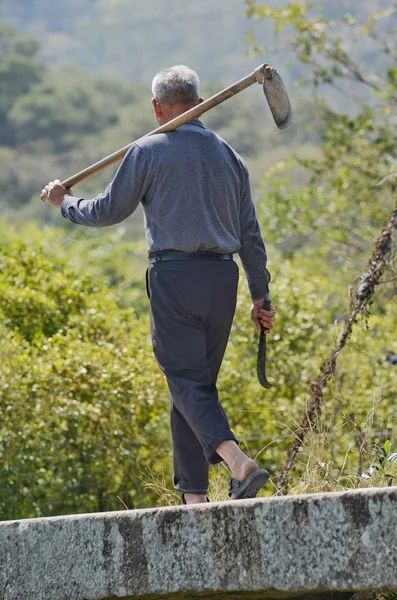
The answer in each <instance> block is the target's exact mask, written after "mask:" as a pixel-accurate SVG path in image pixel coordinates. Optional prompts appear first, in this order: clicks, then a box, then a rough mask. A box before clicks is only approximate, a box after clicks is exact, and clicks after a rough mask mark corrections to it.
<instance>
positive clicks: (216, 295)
mask: <svg viewBox="0 0 397 600" xmlns="http://www.w3.org/2000/svg"><path fill="white" fill-rule="evenodd" d="M198 88H199V78H198V76H197V74H196V73H195V72H194V71H192V70H191V69H189V68H188V67H185V66H175V67H172V68H170V69H165V70H163V71H160V73H158V74H157V75H156V76H155V77H154V80H153V86H152V92H153V99H152V104H153V109H154V112H155V116H156V119H157V121H158V123H159V124H160V125H163V124H164V123H167V122H169V121H170V120H171V119H173V118H174V117H176V116H178V115H180V114H182V113H184V112H185V111H187V110H188V109H190V108H191V107H193V106H195V105H197V104H199V103H200V102H202V99H201V98H200V97H199V92H198ZM43 192H44V194H45V195H46V199H47V201H48V202H50V203H51V204H53V205H54V206H56V207H57V208H59V209H60V210H61V213H62V215H63V217H65V218H66V219H70V221H72V222H73V223H78V224H81V225H86V226H89V227H104V226H107V225H113V224H115V223H119V222H121V221H123V220H124V219H126V218H127V217H128V216H129V215H131V214H132V213H133V212H134V210H135V209H136V208H137V206H138V204H139V203H142V206H143V208H144V213H145V229H146V238H147V245H148V252H149V261H150V266H149V269H148V271H147V289H148V295H149V297H150V308H151V315H150V316H151V330H152V341H153V350H154V354H155V357H156V359H157V362H158V364H159V366H160V368H161V369H162V371H163V373H164V374H165V376H166V378H167V383H168V386H169V390H170V394H171V432H172V442H173V459H174V478H173V483H174V487H175V489H176V490H178V491H179V492H181V493H182V502H183V503H184V504H193V503H201V502H205V501H206V496H207V490H208V471H209V464H215V463H218V462H220V461H222V460H224V461H225V462H226V463H227V465H228V466H229V468H230V471H231V474H232V478H231V479H230V482H229V496H230V497H231V498H236V499H239V498H253V497H255V496H256V494H257V492H258V490H259V489H260V488H261V487H262V486H263V485H264V484H265V483H266V481H267V479H268V477H269V474H268V473H267V471H266V470H265V469H259V468H258V465H257V464H256V463H255V462H254V461H253V460H252V459H250V458H249V457H248V456H246V455H245V454H244V453H243V452H242V450H241V449H240V448H239V446H238V442H237V440H236V438H235V436H234V435H233V433H232V431H231V429H230V427H229V423H228V420H227V417H226V415H225V412H224V410H223V408H222V406H221V404H220V403H219V400H218V391H217V386H216V381H217V376H218V372H219V369H220V366H221V363H222V359H223V355H224V352H225V349H226V345H227V341H228V337H229V333H230V328H231V324H232V320H233V316H234V311H235V306H236V294H237V283H238V267H237V264H236V263H235V262H234V260H233V254H235V253H238V254H239V256H240V258H241V261H242V264H243V266H244V270H245V273H246V276H247V280H248V285H249V289H250V293H251V297H252V300H253V304H252V307H251V318H252V319H253V321H254V323H255V325H256V327H257V328H258V329H260V328H261V326H262V327H264V328H265V330H266V332H267V333H268V332H269V331H270V329H271V328H272V320H273V317H274V314H275V311H274V310H273V309H271V310H269V311H265V310H263V309H262V306H263V300H264V299H265V298H266V299H269V287H268V284H269V280H270V275H269V273H268V271H267V269H266V261H267V257H266V251H265V247H264V244H263V241H262V238H261V234H260V230H259V226H258V222H257V219H256V216H255V210H254V205H253V203H252V199H251V193H250V184H249V177H248V171H247V168H246V166H245V164H244V162H243V161H242V159H241V158H240V156H239V155H238V154H237V153H236V152H235V151H234V150H233V149H232V148H231V147H230V146H229V145H228V144H227V143H226V142H225V141H224V140H222V139H221V138H220V137H218V136H217V135H216V134H215V133H214V132H213V131H210V130H208V129H206V128H205V127H204V125H203V123H202V122H201V121H200V120H198V119H193V120H191V121H190V122H189V123H187V124H185V125H183V126H181V127H179V128H178V129H177V130H175V131H172V132H169V133H163V134H157V135H153V136H150V137H144V138H142V139H140V140H138V141H137V142H136V143H135V144H134V145H133V146H132V147H131V148H130V150H129V151H128V153H127V155H126V156H125V158H124V160H123V162H122V164H121V165H120V167H119V169H118V171H117V173H116V175H115V177H114V179H113V181H112V182H111V184H110V185H109V186H108V187H107V188H106V190H105V192H103V193H102V194H99V195H98V196H97V197H96V198H93V199H92V200H84V199H82V198H76V197H74V196H72V195H71V191H70V190H67V189H65V188H64V187H63V186H62V185H61V184H60V182H59V180H55V181H53V182H50V183H49V184H48V185H47V186H46V187H45V189H44V190H43ZM236 401H238V402H241V401H242V400H241V399H236Z"/></svg>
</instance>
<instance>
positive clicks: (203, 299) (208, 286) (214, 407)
mask: <svg viewBox="0 0 397 600" xmlns="http://www.w3.org/2000/svg"><path fill="white" fill-rule="evenodd" d="M238 276H239V274H238V267H237V265H236V263H235V262H234V261H233V260H230V261H223V260H200V259H197V260H194V259H192V260H170V261H164V262H157V263H154V264H152V265H151V266H150V267H149V269H148V273H147V278H148V294H149V297H150V320H151V330H152V342H153V351H154V355H155V357H156V360H157V362H158V364H159V366H160V368H161V370H162V371H163V373H164V374H165V376H166V378H167V383H168V387H169V390H170V394H171V434H172V445H173V461H174V478H173V479H174V487H175V488H176V489H177V490H178V491H181V492H190V493H196V494H206V493H207V490H208V469H209V463H212V464H215V463H218V462H220V461H221V460H222V459H221V457H220V456H219V455H218V454H217V453H216V449H217V447H218V446H219V444H220V443H221V442H223V441H225V440H234V441H237V440H236V438H235V437H234V435H233V433H232V432H231V430H230V427H229V423H228V420H227V417H226V414H225V412H224V410H223V408H222V406H221V405H220V403H219V400H218V391H217V387H216V380H217V377H218V372H219V369H220V366H221V363H222V359H223V355H224V353H225V349H226V345H227V341H228V338H229V333H230V328H231V325H232V321H233V317H234V312H235V308H236V296H237V284H238Z"/></svg>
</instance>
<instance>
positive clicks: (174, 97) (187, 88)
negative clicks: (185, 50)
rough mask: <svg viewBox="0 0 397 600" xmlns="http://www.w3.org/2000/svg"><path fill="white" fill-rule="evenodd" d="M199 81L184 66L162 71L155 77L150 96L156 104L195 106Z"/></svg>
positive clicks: (193, 73) (194, 74)
mask: <svg viewBox="0 0 397 600" xmlns="http://www.w3.org/2000/svg"><path fill="white" fill-rule="evenodd" d="M199 85H200V80H199V77H198V75H197V73H196V72H195V71H193V70H192V69H190V68H189V67H185V65H175V67H170V68H169V69H163V70H162V71H160V72H159V73H157V75H155V77H154V79H153V83H152V94H153V96H154V98H156V100H157V101H158V102H162V103H164V104H167V105H168V106H172V105H174V104H197V103H198V100H199Z"/></svg>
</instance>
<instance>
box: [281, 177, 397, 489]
mask: <svg viewBox="0 0 397 600" xmlns="http://www.w3.org/2000/svg"><path fill="white" fill-rule="evenodd" d="M383 182H384V181H382V182H380V184H378V185H381V184H382V183H383ZM393 187H394V186H393ZM395 230H397V205H396V208H395V209H394V211H393V213H392V215H391V217H390V220H389V222H388V224H387V226H386V227H385V228H384V229H383V231H382V233H381V234H380V236H379V237H378V238H377V240H376V242H375V245H374V249H373V252H372V255H371V258H370V260H369V264H368V267H367V269H366V271H365V272H364V274H363V275H362V277H361V279H360V283H359V285H358V287H357V289H356V291H355V296H354V298H353V300H352V307H351V310H350V314H349V317H348V318H347V320H346V322H345V325H344V327H343V330H342V333H341V335H340V337H339V340H338V342H337V344H336V345H335V347H334V348H333V350H332V352H331V354H330V356H329V357H328V358H327V359H326V360H325V361H324V362H323V364H322V366H321V369H320V375H319V377H318V378H317V379H316V380H315V381H313V382H312V383H311V386H310V387H311V390H310V400H309V402H308V404H307V407H306V411H305V415H304V417H303V419H302V421H301V423H300V425H299V426H298V428H297V430H296V432H295V434H294V435H295V441H294V443H293V445H292V447H291V449H290V452H289V454H288V458H287V460H286V462H285V464H284V466H283V469H282V472H281V475H280V478H279V481H278V491H277V494H278V495H282V494H284V493H286V489H287V483H288V474H289V472H290V470H291V468H292V466H293V464H294V462H295V459H296V456H297V454H298V451H299V449H300V448H301V446H302V444H303V442H304V440H305V437H306V434H307V433H308V431H309V430H310V429H311V428H315V426H316V420H317V418H318V416H319V414H320V411H321V401H322V399H323V394H324V390H325V388H326V385H327V383H328V380H329V378H330V377H331V375H332V374H333V373H334V371H335V367H336V361H337V359H338V356H339V354H340V352H341V351H342V349H343V348H344V346H345V345H346V343H347V341H348V339H349V337H350V335H351V333H352V330H353V325H354V324H355V323H356V320H357V317H358V315H359V314H363V313H364V312H365V309H366V308H367V307H368V306H369V304H370V301H371V298H372V296H373V293H374V290H375V287H376V286H377V285H378V284H379V282H380V278H381V276H382V274H383V273H384V270H385V268H386V267H387V265H388V264H389V261H390V259H391V256H392V246H393V244H392V237H393V233H394V232H395Z"/></svg>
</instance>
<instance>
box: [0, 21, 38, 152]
mask: <svg viewBox="0 0 397 600" xmlns="http://www.w3.org/2000/svg"><path fill="white" fill-rule="evenodd" d="M38 49H39V45H38V43H37V42H36V41H35V40H33V39H31V38H30V37H28V36H26V35H24V34H22V33H21V32H19V31H17V30H16V29H14V28H13V27H12V26H11V25H8V24H7V23H1V22H0V87H1V95H0V139H1V143H2V144H3V145H7V144H9V145H12V144H13V143H14V142H15V140H14V132H13V128H12V125H11V124H10V122H9V115H8V112H9V110H10V108H11V107H12V106H13V104H14V102H15V100H16V99H17V98H19V97H20V96H23V95H25V94H27V93H28V92H29V90H30V89H31V88H32V86H33V85H35V84H36V83H39V82H40V81H42V79H43V76H44V73H45V67H44V66H43V65H42V64H40V62H39V61H38V60H37V58H36V57H37V53H38Z"/></svg>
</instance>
